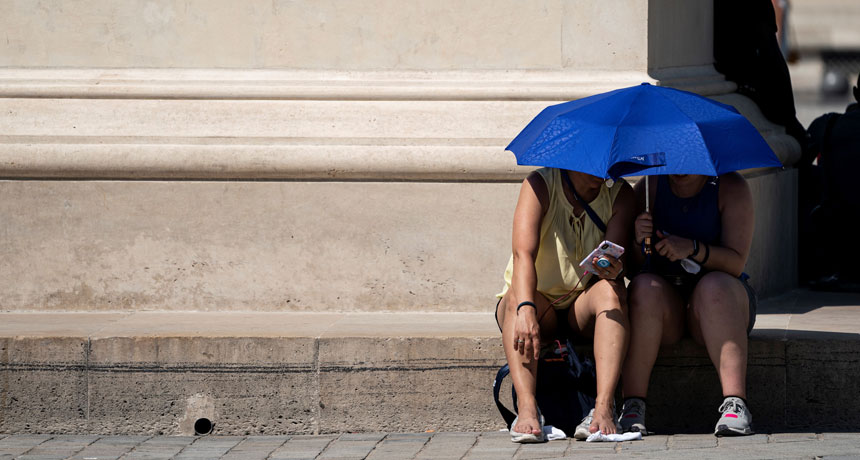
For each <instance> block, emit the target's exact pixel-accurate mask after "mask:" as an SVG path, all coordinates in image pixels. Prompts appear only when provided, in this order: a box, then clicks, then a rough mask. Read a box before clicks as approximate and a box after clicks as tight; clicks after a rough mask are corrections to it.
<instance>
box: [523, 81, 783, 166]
mask: <svg viewBox="0 0 860 460" xmlns="http://www.w3.org/2000/svg"><path fill="white" fill-rule="evenodd" d="M507 150H510V151H511V152H513V153H514V155H516V157H517V164H520V165H529V166H548V167H554V168H561V169H569V170H573V171H579V172H584V173H587V174H591V175H594V176H598V177H603V178H612V179H617V178H618V177H620V176H628V175H636V174H647V175H654V174H703V175H708V176H717V175H720V174H723V173H727V172H731V171H737V170H740V169H747V168H755V167H770V166H773V167H781V166H782V163H781V162H780V161H779V160H778V159H777V158H776V155H774V153H773V151H772V150H771V149H770V147H769V146H768V145H767V143H766V142H765V141H764V139H763V138H762V137H761V135H760V134H759V133H758V131H757V130H756V129H755V128H754V127H753V125H752V124H751V123H750V122H749V121H748V120H747V119H746V118H744V117H743V115H741V114H740V113H738V111H737V110H735V108H734V107H732V106H730V105H726V104H721V103H719V102H716V101H713V100H711V99H708V98H705V97H702V96H699V95H698V94H694V93H690V92H687V91H681V90H677V89H674V88H668V87H661V86H653V85H650V84H648V83H643V84H641V85H638V86H633V87H630V88H622V89H618V90H614V91H610V92H607V93H602V94H597V95H594V96H590V97H586V98H583V99H578V100H575V101H571V102H565V103H563V104H558V105H553V106H550V107H547V108H546V109H544V110H543V111H542V112H541V113H540V114H538V116H537V117H535V119H534V120H532V121H531V123H529V124H528V126H526V127H525V129H523V130H522V132H520V133H519V134H518V135H517V137H516V138H514V140H513V141H511V143H510V145H508V147H507Z"/></svg>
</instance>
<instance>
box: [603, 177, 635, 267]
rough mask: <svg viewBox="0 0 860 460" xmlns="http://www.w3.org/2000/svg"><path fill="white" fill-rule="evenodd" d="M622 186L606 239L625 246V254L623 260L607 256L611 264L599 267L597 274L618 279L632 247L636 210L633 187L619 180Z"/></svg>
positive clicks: (607, 225) (617, 196)
mask: <svg viewBox="0 0 860 460" xmlns="http://www.w3.org/2000/svg"><path fill="white" fill-rule="evenodd" d="M616 186H617V187H621V190H619V191H618V195H616V197H615V202H614V203H613V204H612V216H611V217H610V218H609V221H608V222H607V223H606V235H605V237H604V239H607V240H609V241H612V242H613V243H616V244H618V245H621V246H624V254H625V255H623V256H621V260H616V259H614V258H613V257H611V256H607V259H609V260H610V263H611V266H610V267H607V269H605V270H601V269H600V268H599V267H597V269H596V271H595V274H596V275H597V276H599V277H600V278H604V279H616V278H618V276H619V275H620V274H621V272H622V270H623V269H624V261H626V260H627V253H628V252H629V251H630V250H631V249H632V246H631V244H630V227H631V224H632V223H633V216H634V215H635V212H636V209H635V207H636V203H635V199H634V196H633V188H632V187H630V184H628V183H627V181H625V180H621V181H619V183H618V184H617V185H616Z"/></svg>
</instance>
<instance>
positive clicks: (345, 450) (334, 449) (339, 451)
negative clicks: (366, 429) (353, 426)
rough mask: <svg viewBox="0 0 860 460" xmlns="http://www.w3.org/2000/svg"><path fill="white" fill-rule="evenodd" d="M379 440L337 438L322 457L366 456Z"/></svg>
mask: <svg viewBox="0 0 860 460" xmlns="http://www.w3.org/2000/svg"><path fill="white" fill-rule="evenodd" d="M377 442H378V441H375V440H374V441H342V440H341V439H337V440H335V441H334V442H332V443H331V444H329V446H328V447H327V448H326V449H325V451H323V452H322V454H320V456H319V458H320V459H328V458H331V459H335V458H364V457H366V456H367V455H368V454H370V452H371V451H372V450H373V448H374V447H376V444H377Z"/></svg>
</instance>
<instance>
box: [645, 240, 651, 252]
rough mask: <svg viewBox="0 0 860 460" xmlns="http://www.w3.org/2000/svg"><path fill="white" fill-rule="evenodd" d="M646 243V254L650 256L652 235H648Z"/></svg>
mask: <svg viewBox="0 0 860 460" xmlns="http://www.w3.org/2000/svg"><path fill="white" fill-rule="evenodd" d="M644 243H645V255H646V256H650V255H651V237H650V236H646V237H645V241H644Z"/></svg>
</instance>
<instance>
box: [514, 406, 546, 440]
mask: <svg viewBox="0 0 860 460" xmlns="http://www.w3.org/2000/svg"><path fill="white" fill-rule="evenodd" d="M537 418H538V422H539V423H540V434H539V435H537V434H532V433H519V432H516V431H514V427H515V426H517V421H518V420H519V419H520V417H519V415H518V416H517V417H516V418H514V421H513V423H511V442H519V443H531V442H544V441H546V435H545V434H544V432H543V424H544V419H543V415H541V413H540V408H538V410H537Z"/></svg>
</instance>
